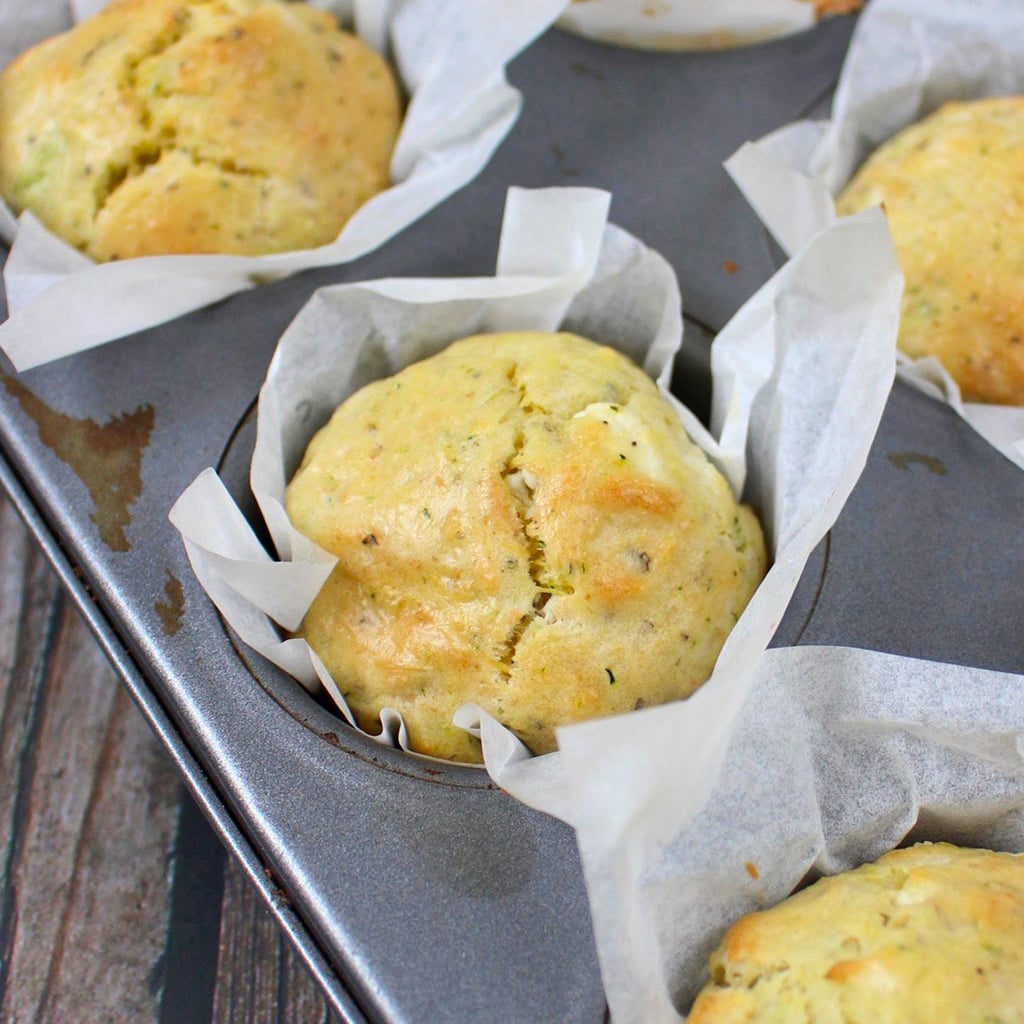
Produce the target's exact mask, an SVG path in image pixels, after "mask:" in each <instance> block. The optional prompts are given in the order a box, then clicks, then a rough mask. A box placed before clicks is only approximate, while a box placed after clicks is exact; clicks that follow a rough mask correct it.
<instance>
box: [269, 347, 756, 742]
mask: <svg viewBox="0 0 1024 1024" xmlns="http://www.w3.org/2000/svg"><path fill="white" fill-rule="evenodd" d="M286 507H287V511H288V514H289V517H290V518H291V520H292V522H293V524H294V525H295V526H296V527H297V528H298V529H299V530H300V531H301V532H302V533H304V534H305V535H306V536H308V537H310V538H311V539H313V540H314V541H316V542H317V543H318V544H320V545H321V546H322V547H324V548H326V549H327V550H328V551H330V552H332V553H333V554H335V555H337V557H338V564H337V566H336V568H335V569H334V572H333V573H332V575H331V576H330V578H329V579H328V580H327V582H326V584H325V585H324V587H323V589H322V590H321V591H320V593H319V595H318V596H317V598H316V599H315V601H314V602H313V604H312V606H311V607H310V609H309V611H308V613H307V614H306V617H305V620H304V622H303V624H302V628H301V631H300V632H301V635H303V636H305V638H306V639H307V641H308V642H309V644H310V645H311V647H312V648H313V649H314V650H315V651H316V652H317V654H318V655H319V656H320V658H321V659H322V660H323V661H324V663H325V665H326V667H327V669H328V670H329V671H330V673H331V675H332V677H333V679H334V680H335V681H336V683H337V685H338V688H339V689H340V690H341V692H342V693H343V694H344V696H345V697H346V699H347V701H348V703H349V706H350V707H351V709H352V711H353V713H354V715H355V716H356V719H357V721H358V723H359V725H360V726H361V727H362V728H363V729H365V730H367V731H370V732H376V731H378V730H379V727H380V726H379V720H378V716H379V713H380V711H381V709H382V708H385V707H389V708H393V709H395V710H397V711H399V712H400V713H401V714H402V716H403V718H404V719H405V723H406V725H407V727H408V731H409V742H410V746H411V748H412V749H413V750H416V751H419V752H421V753H425V754H431V755H434V756H437V757H441V758H448V759H452V760H459V761H479V760H480V759H481V755H480V745H479V742H478V741H477V740H476V739H474V738H473V737H472V736H470V735H469V734H467V733H466V732H464V731H463V730H461V729H459V728H457V727H456V726H454V725H453V724H452V715H453V713H454V712H455V710H456V709H457V708H458V707H459V706H460V705H462V704H463V703H465V702H467V701H474V702H476V703H477V704H479V705H480V706H481V707H482V708H483V709H484V710H485V711H487V712H489V713H490V714H491V715H493V716H494V717H495V718H497V719H498V720H499V721H501V722H502V723H503V724H504V725H506V726H507V727H509V728H510V729H512V730H513V731H514V732H516V733H517V734H518V735H519V737H520V738H521V739H522V740H523V741H524V742H525V743H526V745H527V746H528V747H529V748H530V749H531V750H532V751H533V752H534V753H538V754H539V753H544V752H545V751H549V750H552V749H553V748H554V747H555V735H554V729H555V726H557V725H562V724H567V723H571V722H578V721H581V720H583V719H588V718H593V717H597V716H600V715H610V714H615V713H618V712H623V711H631V710H633V709H636V708H641V707H643V706H645V705H647V704H657V703H663V702H665V701H669V700H675V699H679V698H683V697H686V696H688V695H689V694H690V693H691V692H692V691H693V690H695V689H696V688H697V687H698V686H699V685H700V684H701V683H702V682H704V681H705V680H706V679H707V677H708V676H709V675H710V673H711V670H712V668H713V666H714V663H715V660H716V658H717V657H718V652H719V650H720V648H721V646H722V644H723V642H724V640H725V637H726V635H727V634H728V633H729V630H730V629H731V628H732V626H733V624H734V623H735V622H736V620H737V618H738V617H739V615H740V613H741V612H742V611H743V608H744V607H745V605H746V603H747V601H748V600H749V598H750V596H751V594H752V593H753V591H754V589H755V588H756V587H757V584H758V582H759V581H760V579H761V577H762V575H763V572H764V568H765V550H764V541H763V539H762V536H761V530H760V527H759V525H758V523H757V520H756V518H755V516H754V514H753V513H752V512H751V510H750V509H749V508H747V507H746V506H741V505H739V504H738V503H737V502H736V501H735V499H734V498H733V495H732V493H731V491H730V490H729V487H728V485H727V484H726V481H725V479H724V478H723V477H722V476H721V474H720V473H719V472H718V470H717V469H716V468H715V467H714V466H712V464H711V463H710V462H709V461H708V459H707V457H706V456H705V455H704V453H703V452H702V451H701V450H700V449H699V448H698V447H697V446H696V445H694V444H693V443H692V442H691V441H690V440H689V439H688V437H687V436H686V434H685V432H684V430H683V428H682V425H681V423H680V421H679V417H678V416H677V414H676V412H675V410H674V409H673V408H672V406H671V405H670V404H669V403H668V402H667V401H666V400H665V398H664V397H663V396H662V395H661V393H660V392H659V391H658V388H657V386H656V385H655V384H654V382H653V381H652V380H651V379H650V378H649V377H648V376H647V375H646V374H645V373H643V372H642V371H641V370H640V369H639V368H638V367H636V366H635V365H634V364H633V363H631V362H630V361H629V360H628V359H627V358H626V357H625V356H623V355H621V354H620V353H618V352H616V351H614V350H613V349H610V348H603V347H600V346H598V345H596V344H594V343H593V342H591V341H587V340H585V339H583V338H580V337H577V336H574V335H570V334H545V333H523V334H494V335H478V336H475V337H471V338H466V339H463V340H462V341H458V342H455V343H454V344H452V345H451V346H450V347H449V348H447V349H446V350H445V351H443V352H441V353H440V354H438V355H436V356H434V357H432V358H430V359H426V360H424V361H423V362H420V363H415V364H413V365H411V366H409V367H407V368H406V369H404V370H403V371H402V372H400V373H399V374H397V375H396V376H394V377H391V378H388V379H385V380H379V381H376V382H374V383H372V384H370V385H368V386H367V387H365V388H363V389H361V390H359V391H358V392H356V393H355V394H354V395H352V396H351V397H350V398H348V399H347V400H346V401H345V402H344V403H343V404H342V405H341V406H340V407H339V408H338V409H337V411H336V412H335V414H334V415H333V417H332V418H331V420H330V422H329V423H328V424H327V425H326V426H325V427H324V428H323V429H322V430H321V431H320V432H319V433H318V434H317V435H316V436H315V437H314V438H313V440H312V442H311V443H310V445H309V447H308V449H307V451H306V454H305V457H304V459H303V462H302V465H301V467H300V469H299V470H298V472H297V473H296V475H295V477H294V479H293V480H292V481H291V483H290V485H289V487H288V490H287V497H286Z"/></svg>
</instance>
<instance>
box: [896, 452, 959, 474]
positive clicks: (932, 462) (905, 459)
mask: <svg viewBox="0 0 1024 1024" xmlns="http://www.w3.org/2000/svg"><path fill="white" fill-rule="evenodd" d="M886 458H887V459H888V460H889V461H890V462H891V463H892V464H893V465H894V466H895V467H896V468H897V469H903V470H907V469H910V467H911V466H913V465H914V464H915V463H916V464H918V465H921V466H924V468H925V469H927V470H928V472H929V473H934V474H935V475H936V476H945V475H946V473H947V470H946V464H945V463H944V462H943V461H942V459H940V458H937V457H936V456H934V455H922V454H921V453H920V452H890V453H889V454H888V455H887V456H886Z"/></svg>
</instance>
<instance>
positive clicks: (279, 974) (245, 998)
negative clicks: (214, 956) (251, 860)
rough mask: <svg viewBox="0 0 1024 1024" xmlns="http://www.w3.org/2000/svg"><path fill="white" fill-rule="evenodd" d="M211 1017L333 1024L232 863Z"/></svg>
mask: <svg viewBox="0 0 1024 1024" xmlns="http://www.w3.org/2000/svg"><path fill="white" fill-rule="evenodd" d="M218 961H219V965H218V972H217V987H216V992H215V996H214V1014H213V1019H214V1021H215V1022H216V1024H233V1022H234V1021H239V1020H247V1021H248V1020H251V1021H266V1020H272V1021H278V1022H280V1024H334V1021H335V1020H336V1018H335V1016H334V1015H333V1014H331V1013H329V1012H328V1009H327V1006H326V1003H325V1002H324V999H323V997H322V996H321V995H320V992H319V989H317V988H316V987H315V986H314V985H313V983H312V982H311V981H310V978H309V975H308V974H307V972H306V970H305V967H304V966H303V964H302V962H301V961H300V960H299V958H298V956H297V955H296V954H295V953H294V952H293V951H292V949H291V947H290V946H289V945H288V943H287V941H286V940H285V939H284V937H283V935H282V934H281V931H280V929H279V928H278V927H277V925H276V924H275V922H274V919H273V918H272V917H271V916H270V912H269V911H268V910H267V908H266V907H265V906H264V905H263V902H262V901H261V900H260V898H259V897H258V896H257V895H256V894H255V891H254V890H253V888H252V886H250V885H249V882H248V880H247V879H246V878H245V876H244V875H243V873H242V870H241V868H239V867H238V866H237V865H236V864H234V863H233V862H230V863H229V864H228V867H227V870H226V873H225V878H224V904H223V911H222V916H221V943H220V956H219V958H218Z"/></svg>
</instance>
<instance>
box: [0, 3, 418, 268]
mask: <svg viewBox="0 0 1024 1024" xmlns="http://www.w3.org/2000/svg"><path fill="white" fill-rule="evenodd" d="M399 119H400V110H399V95H398V89H397V85H396V83H395V81H394V77H393V75H392V73H391V71H390V69H389V68H388V66H387V64H386V63H385V62H384V60H383V59H382V58H381V57H380V56H379V55H378V54H376V53H374V52H373V51H372V50H371V49H370V48H369V47H367V46H366V45H365V44H363V43H362V42H361V41H360V40H358V39H357V38H355V37H354V36H352V35H350V34H349V33H346V32H343V31H341V30H340V29H339V28H338V26H337V22H336V21H335V19H334V17H333V16H332V15H330V14H328V13H326V12H324V11H319V10H317V9H315V8H313V7H310V6H308V5H306V4H303V3H284V2H281V0H112V2H111V3H110V4H109V6H107V7H106V8H104V9H103V10H102V11H101V12H100V13H98V14H97V15H95V16H94V17H92V18H89V19H88V20H86V21H83V22H81V23H80V24H79V25H77V26H76V27H75V28H73V29H71V30H70V31H68V32H66V33H64V34H62V35H59V36H55V37H53V38H51V39H48V40H45V41H44V42H42V43H40V44H39V45H38V46H36V47H34V48H32V49H31V50H29V51H27V52H26V53H24V54H22V55H21V57H19V58H18V59H17V60H16V61H14V62H13V63H12V64H10V65H9V66H8V67H7V68H6V69H5V71H4V72H3V74H2V75H0V193H2V194H3V196H4V197H5V198H6V199H7V201H8V202H9V203H10V204H11V205H12V206H13V207H14V209H15V210H16V211H21V210H22V209H29V210H31V211H32V212H33V213H35V214H36V215H37V216H38V217H39V218H40V220H42V221H43V223H44V224H46V225H47V227H49V228H50V229H51V230H52V231H54V232H55V233H56V234H58V235H60V236H61V237H63V238H64V239H65V240H66V241H68V242H70V243H71V244H72V245H74V246H76V247H77V248H79V249H81V250H82V251H83V252H86V253H87V254H88V255H90V256H92V257H93V258H95V259H97V260H109V259H124V258H126V257H131V256H141V255H148V254H155V253H188V252H222V253H236V254H244V255H256V254H261V253H269V252H278V251H283V250H290V249H302V248H307V247H313V246H317V245H322V244H325V243H327V242H330V241H333V239H334V238H335V237H336V236H337V235H338V233H339V232H340V230H341V228H342V226H343V225H344V223H345V221H346V220H347V219H348V218H349V217H350V216H351V214H352V213H353V212H354V211H355V210H356V209H357V208H358V207H359V206H360V205H362V203H364V202H365V201H366V200H367V199H368V198H369V197H370V196H371V195H373V194H374V193H376V192H378V191H380V190H381V189H383V188H385V187H387V185H388V184H389V174H388V167H389V162H390V156H391V151H392V149H393V146H394V142H395V139H396V137H397V132H398V125H399Z"/></svg>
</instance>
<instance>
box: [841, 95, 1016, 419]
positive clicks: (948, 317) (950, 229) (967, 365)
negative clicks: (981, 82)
mask: <svg viewBox="0 0 1024 1024" xmlns="http://www.w3.org/2000/svg"><path fill="white" fill-rule="evenodd" d="M1022 177H1024V97H1020V96H1000V97H993V98H990V99H983V100H973V101H970V102H964V103H948V104H946V105H945V106H943V107H941V108H940V109H939V110H937V111H936V112H935V113H933V114H932V115H931V116H929V117H926V118H925V119H924V120H922V121H920V122H918V123H916V124H913V125H911V126H910V127H909V128H907V129H905V130H904V131H902V132H900V133H899V134H898V135H896V136H894V137H893V138H892V139H890V140H889V141H888V142H886V143H885V144H884V145H882V146H881V147H879V149H878V150H876V151H875V153H874V154H872V156H871V157H869V159H868V160H867V162H866V163H865V164H864V166H863V167H862V168H861V169H860V171H858V173H857V174H856V176H855V177H854V178H853V180H852V181H851V182H850V184H849V185H848V186H847V188H846V190H845V191H844V192H843V194H842V195H841V196H840V197H839V200H838V203H837V208H838V210H839V212H840V213H842V214H849V213H856V212H857V211H858V210H862V209H864V208H865V207H867V206H872V205H874V204H876V203H884V205H885V210H886V213H887V214H888V217H889V223H890V226H891V228H892V234H893V240H894V241H895V244H896V251H897V253H898V255H899V259H900V264H901V266H902V268H903V273H904V276H905V278H906V289H905V291H904V295H903V310H902V319H901V322H900V335H899V346H900V348H901V349H902V350H903V351H904V352H905V353H906V354H907V355H909V356H913V357H918V356H927V355H932V356H935V357H937V358H938V359H939V360H940V361H941V362H942V364H943V366H944V367H945V368H946V370H947V371H948V372H949V374H950V375H951V376H952V377H953V379H954V380H955V381H956V382H957V384H958V385H959V386H960V390H961V392H962V393H963V395H964V397H965V398H967V399H969V400H972V401H979V402H995V403H1001V404H1008V405H1024V286H1022V284H1021V282H1022V281H1024V235H1022V233H1021V227H1022V225H1024V189H1022V188H1021V180H1022Z"/></svg>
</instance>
